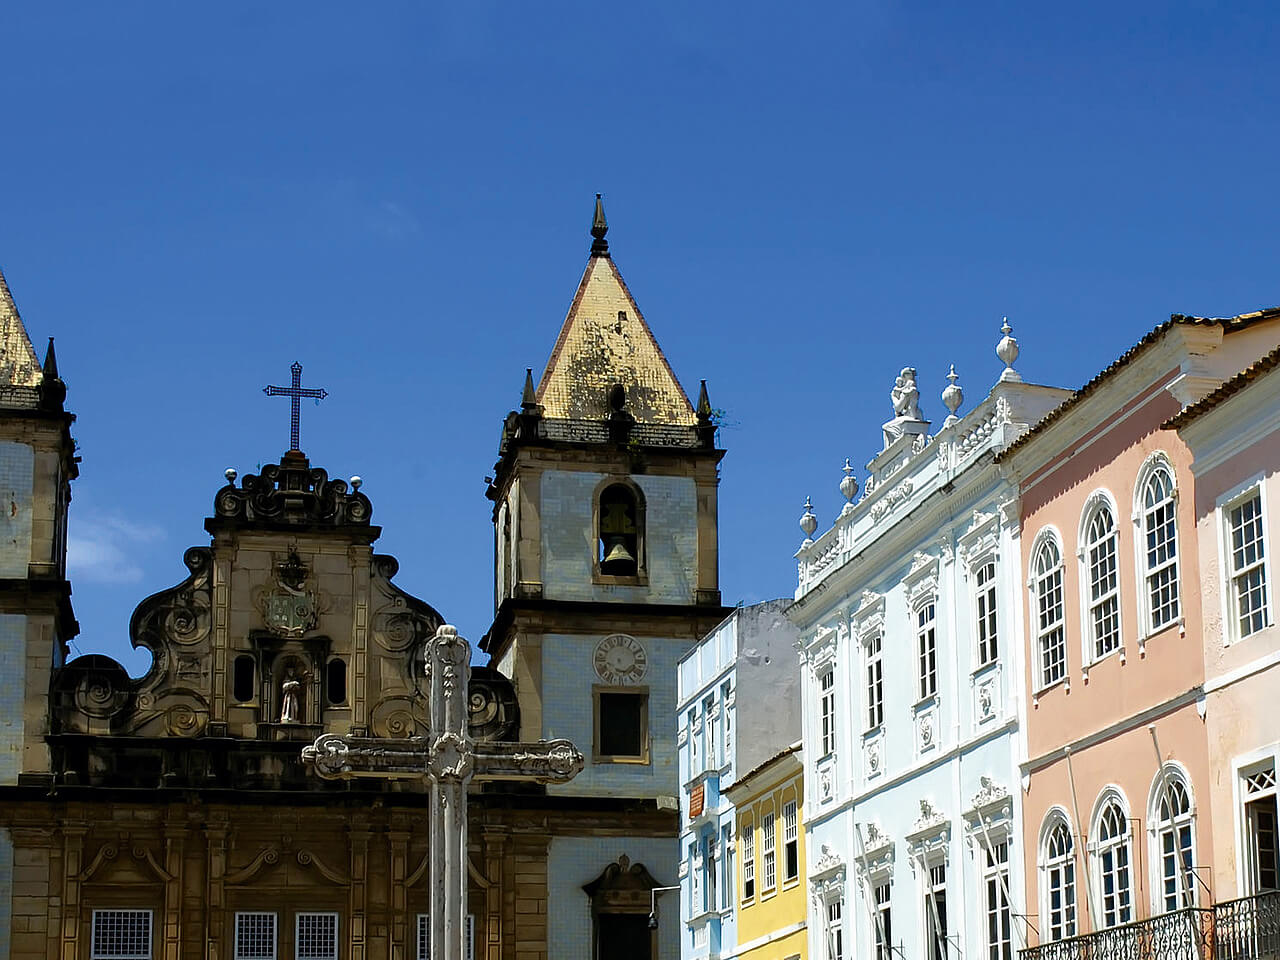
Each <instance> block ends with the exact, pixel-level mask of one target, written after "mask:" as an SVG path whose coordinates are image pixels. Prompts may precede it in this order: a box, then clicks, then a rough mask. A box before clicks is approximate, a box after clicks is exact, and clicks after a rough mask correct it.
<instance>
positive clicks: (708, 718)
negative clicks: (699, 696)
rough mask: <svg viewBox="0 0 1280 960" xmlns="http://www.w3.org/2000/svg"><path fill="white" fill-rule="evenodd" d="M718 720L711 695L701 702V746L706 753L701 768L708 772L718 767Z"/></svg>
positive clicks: (714, 701) (713, 694) (714, 698)
mask: <svg viewBox="0 0 1280 960" xmlns="http://www.w3.org/2000/svg"><path fill="white" fill-rule="evenodd" d="M719 719H720V717H719V716H717V715H716V695H715V693H712V694H710V695H709V696H707V697H705V698H704V699H703V701H702V736H703V744H702V745H703V751H704V752H705V753H706V762H705V763H704V764H703V767H705V768H706V769H708V770H714V769H716V768H717V767H719V766H720V763H719V759H718V756H717V754H716V727H717V726H719V723H718V721H719Z"/></svg>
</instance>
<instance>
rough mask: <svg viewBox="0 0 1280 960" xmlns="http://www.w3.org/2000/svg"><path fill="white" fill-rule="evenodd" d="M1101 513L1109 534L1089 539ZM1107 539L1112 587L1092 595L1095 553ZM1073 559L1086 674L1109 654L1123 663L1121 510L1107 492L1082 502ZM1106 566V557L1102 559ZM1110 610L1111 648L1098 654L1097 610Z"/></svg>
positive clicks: (1097, 493) (1096, 494)
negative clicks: (1112, 625)
mask: <svg viewBox="0 0 1280 960" xmlns="http://www.w3.org/2000/svg"><path fill="white" fill-rule="evenodd" d="M1104 513H1106V514H1109V515H1110V523H1111V526H1110V533H1109V534H1106V533H1104V534H1103V535H1102V536H1101V537H1099V538H1098V540H1096V541H1095V540H1093V539H1092V533H1093V526H1094V523H1095V521H1097V520H1098V519H1099V517H1101V516H1102V515H1103V514H1104ZM1107 540H1110V541H1111V545H1110V553H1111V556H1110V563H1111V577H1112V579H1113V580H1114V583H1113V584H1112V586H1111V588H1110V589H1108V590H1104V591H1103V592H1102V593H1100V594H1099V595H1098V596H1094V595H1093V587H1094V552H1095V551H1104V550H1105V549H1106V548H1105V544H1106V542H1107ZM1076 556H1077V558H1078V560H1079V578H1078V579H1079V582H1080V623H1081V625H1082V628H1083V629H1081V631H1080V634H1081V636H1080V640H1081V661H1080V662H1081V663H1082V664H1084V668H1085V670H1086V671H1087V670H1088V669H1089V668H1090V667H1092V666H1093V665H1094V664H1097V663H1101V662H1102V661H1103V660H1105V659H1107V657H1109V656H1111V655H1112V654H1115V653H1119V654H1120V659H1121V661H1122V662H1123V660H1124V624H1123V622H1122V619H1121V613H1120V610H1121V606H1122V604H1121V596H1120V511H1119V510H1117V509H1116V503H1115V499H1114V498H1113V497H1112V496H1111V494H1110V492H1109V491H1106V490H1095V491H1094V492H1093V493H1091V494H1089V498H1088V499H1087V500H1086V501H1085V505H1084V509H1083V510H1081V511H1080V533H1079V541H1078V547H1077V552H1076ZM1103 562H1104V563H1105V554H1104V558H1103ZM1106 607H1110V611H1111V612H1110V614H1103V616H1108V617H1109V618H1114V622H1115V631H1114V636H1113V639H1112V640H1111V641H1110V642H1111V644H1112V645H1111V646H1110V647H1107V648H1106V649H1104V650H1101V651H1099V649H1098V644H1099V642H1100V640H1101V637H1100V635H1099V632H1098V623H1097V617H1098V611H1099V610H1102V609H1103V608H1106Z"/></svg>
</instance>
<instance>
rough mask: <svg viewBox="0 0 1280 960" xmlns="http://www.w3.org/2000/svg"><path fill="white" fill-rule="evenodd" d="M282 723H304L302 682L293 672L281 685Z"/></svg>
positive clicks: (289, 673)
mask: <svg viewBox="0 0 1280 960" xmlns="http://www.w3.org/2000/svg"><path fill="white" fill-rule="evenodd" d="M280 722H281V723H301V722H302V681H301V680H299V679H298V675H297V674H295V673H294V672H293V671H292V670H290V671H289V672H288V673H287V674H286V675H285V678H284V682H283V683H282V684H280Z"/></svg>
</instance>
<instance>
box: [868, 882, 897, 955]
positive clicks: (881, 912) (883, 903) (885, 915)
mask: <svg viewBox="0 0 1280 960" xmlns="http://www.w3.org/2000/svg"><path fill="white" fill-rule="evenodd" d="M892 892H893V891H892V888H891V887H890V886H889V884H887V883H880V884H877V885H876V888H875V890H874V895H875V915H874V916H873V917H872V918H871V919H872V926H874V927H875V935H876V960H893V913H892V911H891V910H890V904H889V901H890V896H891V894H892Z"/></svg>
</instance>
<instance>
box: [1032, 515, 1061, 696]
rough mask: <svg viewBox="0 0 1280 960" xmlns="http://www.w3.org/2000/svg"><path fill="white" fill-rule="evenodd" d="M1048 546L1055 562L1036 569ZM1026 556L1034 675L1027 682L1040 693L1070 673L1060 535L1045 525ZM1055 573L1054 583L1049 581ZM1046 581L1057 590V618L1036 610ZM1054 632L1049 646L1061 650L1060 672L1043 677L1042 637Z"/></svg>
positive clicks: (1052, 588)
mask: <svg viewBox="0 0 1280 960" xmlns="http://www.w3.org/2000/svg"><path fill="white" fill-rule="evenodd" d="M1050 547H1051V548H1052V549H1053V550H1054V552H1055V553H1057V555H1058V557H1057V563H1056V564H1055V565H1054V566H1052V567H1049V568H1048V569H1047V570H1045V571H1043V572H1042V571H1041V569H1040V555H1041V553H1042V552H1043V551H1044V550H1046V549H1048V548H1050ZM1029 557H1030V561H1031V562H1030V571H1029V573H1030V576H1028V578H1027V588H1028V589H1029V590H1030V591H1031V608H1030V609H1031V616H1032V622H1033V624H1034V627H1035V651H1034V658H1033V662H1034V663H1035V676H1034V677H1033V678H1032V680H1033V681H1034V682H1033V683H1032V685H1031V687H1032V690H1033V691H1034V692H1035V693H1036V694H1040V693H1043V692H1044V691H1045V690H1048V689H1050V688H1051V687H1054V686H1057V685H1058V684H1059V683H1068V684H1069V682H1070V677H1071V661H1070V660H1069V659H1068V657H1067V651H1068V644H1067V622H1066V615H1067V584H1066V572H1067V565H1066V562H1065V560H1064V557H1063V553H1062V537H1061V535H1060V534H1059V533H1058V531H1057V530H1056V529H1055V528H1053V527H1045V528H1043V529H1042V530H1041V531H1040V532H1039V533H1037V534H1036V538H1035V541H1034V542H1033V543H1032V546H1031V552H1030V554H1029ZM1055 577H1056V579H1057V584H1056V587H1055V586H1054V585H1053V583H1052V581H1053V580H1054V578H1055ZM1046 583H1047V584H1048V585H1049V590H1050V591H1053V590H1056V591H1057V594H1058V602H1057V612H1058V615H1057V618H1056V619H1054V620H1050V621H1048V626H1047V627H1046V626H1045V621H1044V619H1043V616H1042V614H1041V610H1040V601H1041V593H1042V592H1043V587H1044V585H1045V584H1046ZM1055 633H1056V634H1057V639H1056V640H1054V641H1053V647H1054V649H1056V650H1059V651H1061V658H1062V668H1061V669H1062V672H1061V675H1060V676H1056V677H1053V678H1052V679H1046V675H1045V652H1046V640H1047V639H1048V638H1050V637H1053V635H1054V634H1055Z"/></svg>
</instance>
